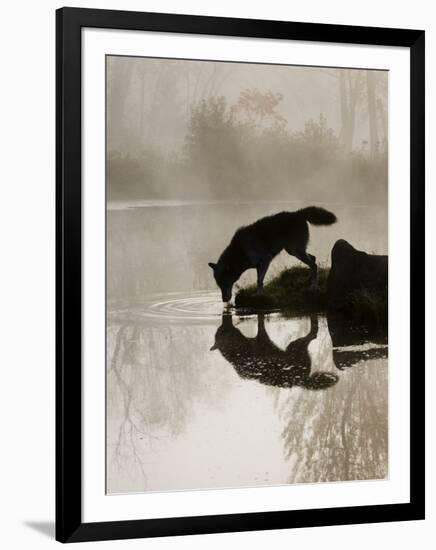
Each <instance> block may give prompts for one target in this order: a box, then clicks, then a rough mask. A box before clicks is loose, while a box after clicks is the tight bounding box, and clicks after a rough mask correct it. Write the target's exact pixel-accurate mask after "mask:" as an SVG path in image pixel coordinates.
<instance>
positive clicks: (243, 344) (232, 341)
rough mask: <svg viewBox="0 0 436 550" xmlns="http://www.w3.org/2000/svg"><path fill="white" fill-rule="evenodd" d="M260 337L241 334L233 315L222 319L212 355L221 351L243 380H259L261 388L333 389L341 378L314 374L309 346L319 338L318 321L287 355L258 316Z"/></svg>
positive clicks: (315, 321)
mask: <svg viewBox="0 0 436 550" xmlns="http://www.w3.org/2000/svg"><path fill="white" fill-rule="evenodd" d="M257 323H258V328H257V336H255V337H254V338H247V337H246V336H244V335H243V334H242V333H241V331H240V330H238V329H237V328H236V327H235V326H234V325H233V321H232V316H231V315H223V316H222V324H221V326H220V327H218V329H217V331H216V334H215V344H214V345H213V346H212V348H211V351H213V350H216V349H218V350H219V351H220V352H221V355H222V356H223V357H224V359H226V360H227V361H228V362H229V363H230V364H231V365H233V367H234V368H235V370H236V372H237V373H238V375H239V376H240V377H241V378H251V379H255V380H257V381H258V382H260V383H261V384H266V385H269V386H278V387H282V388H291V387H292V386H301V387H303V388H306V389H308V390H322V389H326V388H329V387H330V386H333V385H334V384H336V382H337V381H338V379H339V378H338V376H337V375H336V374H332V373H329V372H316V373H311V360H310V355H309V351H308V345H309V344H310V342H311V341H312V340H314V339H315V338H316V336H317V334H318V318H317V317H316V316H312V317H311V323H310V331H309V332H308V334H306V336H304V337H303V338H298V339H297V340H294V341H293V342H291V343H290V344H289V345H288V347H287V348H286V350H285V351H283V350H282V349H280V348H279V347H277V346H276V345H275V344H274V343H273V342H272V341H271V339H270V338H269V336H268V333H267V332H266V330H265V319H264V316H263V314H259V315H258V316H257Z"/></svg>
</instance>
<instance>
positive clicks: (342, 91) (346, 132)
mask: <svg viewBox="0 0 436 550" xmlns="http://www.w3.org/2000/svg"><path fill="white" fill-rule="evenodd" d="M339 96H340V102H341V142H342V144H343V146H344V147H345V149H346V151H347V152H349V151H351V139H350V138H351V136H350V117H349V106H348V94H347V87H346V82H345V71H340V73H339Z"/></svg>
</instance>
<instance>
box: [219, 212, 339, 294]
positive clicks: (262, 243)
mask: <svg viewBox="0 0 436 550" xmlns="http://www.w3.org/2000/svg"><path fill="white" fill-rule="evenodd" d="M307 222H309V223H310V224H312V225H331V224H332V223H335V222H336V216H335V215H334V214H332V213H331V212H329V211H328V210H324V208H319V207H317V206H309V207H308V208H303V209H302V210H297V211H296V212H280V213H278V214H275V215H273V216H267V217H265V218H261V219H260V220H258V221H256V222H254V223H253V224H251V225H247V226H245V227H240V228H239V229H238V230H237V231H236V233H235V234H234V235H233V238H232V240H231V241H230V244H229V245H228V246H227V248H226V249H225V250H224V252H223V253H222V254H221V256H220V258H219V260H218V262H217V263H212V262H210V263H209V266H210V267H211V268H212V269H213V274H214V277H215V281H216V283H217V285H218V286H219V287H220V289H221V294H222V299H223V302H229V301H230V300H231V298H232V288H233V285H234V284H235V283H236V281H237V280H238V279H239V277H240V276H241V275H242V273H243V272H244V271H246V270H247V269H250V268H256V269H257V288H258V291H261V290H262V289H263V280H264V278H265V275H266V272H267V270H268V267H269V264H270V263H271V260H272V259H273V258H274V257H275V256H277V254H279V252H281V251H282V250H286V252H287V253H288V254H290V255H291V256H295V257H296V258H298V259H299V260H300V261H301V262H303V263H305V264H306V265H308V266H309V267H310V269H311V271H312V286H316V285H317V282H318V268H317V265H316V258H315V256H312V255H311V254H308V253H307V252H306V247H307V243H308V242H309V227H308V225H307Z"/></svg>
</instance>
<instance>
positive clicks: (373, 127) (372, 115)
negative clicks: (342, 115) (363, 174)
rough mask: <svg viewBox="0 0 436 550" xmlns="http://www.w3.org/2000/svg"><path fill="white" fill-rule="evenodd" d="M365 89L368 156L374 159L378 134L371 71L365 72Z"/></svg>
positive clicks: (376, 151)
mask: <svg viewBox="0 0 436 550" xmlns="http://www.w3.org/2000/svg"><path fill="white" fill-rule="evenodd" d="M366 88H367V93H368V119H369V154H370V156H371V158H375V157H376V156H377V153H378V132H377V110H376V101H375V85H374V74H373V72H372V71H366Z"/></svg>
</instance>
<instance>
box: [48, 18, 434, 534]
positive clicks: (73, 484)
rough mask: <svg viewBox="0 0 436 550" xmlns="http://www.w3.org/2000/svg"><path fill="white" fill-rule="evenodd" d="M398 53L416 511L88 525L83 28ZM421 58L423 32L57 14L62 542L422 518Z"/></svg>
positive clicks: (399, 508)
mask: <svg viewBox="0 0 436 550" xmlns="http://www.w3.org/2000/svg"><path fill="white" fill-rule="evenodd" d="M84 27H93V28H105V29H128V30H144V31H154V32H171V33H192V34H199V35H220V36H239V37H252V38H263V39H265V38H270V39H281V40H302V41H315V42H336V43H353V44H369V45H380V46H398V47H406V48H409V49H410V63H411V75H410V93H411V94H410V107H411V121H410V122H411V134H410V161H411V172H410V193H411V203H410V209H411V210H410V215H411V266H410V270H411V272H410V274H411V289H410V290H411V304H410V305H411V342H410V345H411V349H410V352H411V356H410V367H411V368H410V405H411V418H410V427H411V433H410V502H407V503H402V504H385V505H369V506H353V507H342V508H327V509H326V508H322V509H310V510H294V511H277V512H262V513H240V514H226V515H214V516H196V517H172V518H165V519H141V520H135V521H110V522H100V523H83V522H82V466H81V460H82V429H81V423H82V412H81V408H82V403H81V391H82V376H81V364H82V281H81V274H82V214H81V211H82V189H81V161H82V153H81V147H82V140H81V118H82V109H81V70H82V66H81V51H82V39H81V29H82V28H84ZM424 52H425V33H424V31H420V30H409V29H393V28H375V27H357V26H340V25H326V24H315V23H293V22H285V21H261V20H250V19H232V18H221V17H219V18H218V17H203V16H191V15H174V14H171V15H170V14H161V13H140V12H128V11H109V10H95V9H78V8H62V9H59V10H57V12H56V144H57V145H56V182H57V184H56V185H57V188H56V189H57V199H56V208H57V212H56V231H57V241H56V243H57V244H56V255H57V259H56V287H57V288H56V300H57V307H56V327H57V328H56V345H57V351H56V365H57V366H56V539H57V540H58V541H61V542H78V541H95V540H109V539H128V538H140V537H159V536H172V535H189V534H200V533H221V532H232V531H251V530H266V529H282V528H292V527H309V526H321V525H343V524H357V523H376V522H389V521H405V520H418V519H424V515H425V508H424V483H425V479H424V475H425V474H424V387H425V386H424V384H425V380H424V304H425V295H424V178H425V172H424V124H425V123H424V111H425V107H424V99H425V86H424Z"/></svg>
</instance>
